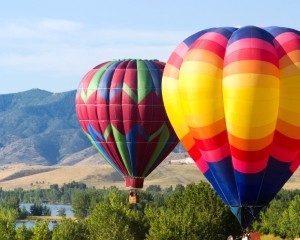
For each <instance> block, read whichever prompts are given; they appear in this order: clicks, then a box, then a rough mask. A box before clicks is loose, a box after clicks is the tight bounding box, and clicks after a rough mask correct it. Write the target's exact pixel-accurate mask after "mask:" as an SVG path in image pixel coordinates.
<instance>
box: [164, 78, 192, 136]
mask: <svg viewBox="0 0 300 240" xmlns="http://www.w3.org/2000/svg"><path fill="white" fill-rule="evenodd" d="M162 95H163V101H164V105H165V108H166V112H167V115H168V117H169V119H170V122H171V123H172V126H173V128H174V130H175V132H176V134H177V136H178V138H180V139H181V138H183V137H184V136H185V135H187V134H188V133H189V131H190V130H189V128H188V126H187V124H186V120H185V118H184V115H183V110H182V107H181V102H180V98H179V94H178V80H177V79H174V78H169V77H163V81H162Z"/></svg>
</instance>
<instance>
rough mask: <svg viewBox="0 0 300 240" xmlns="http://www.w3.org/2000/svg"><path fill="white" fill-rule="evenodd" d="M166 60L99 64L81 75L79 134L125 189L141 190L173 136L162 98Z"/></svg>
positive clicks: (172, 142)
mask: <svg viewBox="0 0 300 240" xmlns="http://www.w3.org/2000/svg"><path fill="white" fill-rule="evenodd" d="M164 66H165V64H164V63H162V62H160V61H158V60H135V59H133V60H118V61H110V62H105V63H101V64H99V65H98V66H96V67H94V68H93V69H92V70H90V71H89V72H88V73H87V74H86V75H85V76H84V78H83V79H82V81H81V83H80V86H79V88H78V91H77V95H76V112H77V117H78V119H79V122H80V125H81V127H82V130H83V132H84V133H85V135H86V136H87V137H88V139H89V140H90V141H91V143H92V144H93V145H94V146H95V147H96V148H97V149H98V151H99V152H100V153H101V154H102V155H103V157H104V158H105V159H106V160H107V162H109V163H110V165H111V166H112V167H113V168H114V169H115V170H116V171H117V172H119V173H120V174H121V175H122V176H124V179H125V184H126V187H130V188H142V187H143V182H144V178H145V177H147V176H148V175H149V174H150V173H151V172H152V171H153V170H154V169H155V168H156V167H157V166H158V165H159V164H160V163H161V162H162V161H163V160H164V158H165V157H166V156H167V155H168V154H169V153H170V152H171V151H172V150H173V148H174V147H175V146H176V145H177V143H178V139H177V137H176V135H175V133H174V131H173V128H172V127H171V125H170V123H169V120H168V118H167V115H166V113H165V109H164V106H163V101H162V94H161V80H162V72H163V69H164Z"/></svg>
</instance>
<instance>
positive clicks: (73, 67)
mask: <svg viewBox="0 0 300 240" xmlns="http://www.w3.org/2000/svg"><path fill="white" fill-rule="evenodd" d="M299 9H300V1H297V0H294V1H291V0H284V1H282V0H281V1H280V0H278V1H276V0H274V1H269V0H252V1H243V0H239V1H238V0H226V1H222V0H219V1H216V0H106V1H103V0H98V1H97V0H85V1H82V0H72V1H71V0H45V1H41V0H26V1H22V0H10V1H2V2H1V8H0V83H1V84H0V94H4V93H12V92H19V91H25V90H29V89H32V88H40V89H44V90H48V91H52V92H63V91H68V90H73V89H76V88H77V86H78V84H79V82H80V80H81V78H82V77H83V75H84V74H85V73H86V72H87V71H88V70H89V69H91V68H92V67H94V66H95V65H98V64H99V63H101V62H104V61H107V60H113V59H123V58H143V59H160V60H162V61H166V60H167V59H168V57H169V55H170V53H171V52H172V50H173V49H174V48H175V47H176V46H177V45H178V44H179V43H180V42H181V41H183V40H184V39H185V38H187V37H188V36H190V35H191V34H193V33H195V32H197V31H200V30H202V29H205V28H209V27H221V26H234V27H239V26H245V25H256V26H259V27H265V26H274V25H277V26H284V27H291V28H296V29H300V14H299Z"/></svg>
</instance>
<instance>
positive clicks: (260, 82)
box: [162, 26, 300, 228]
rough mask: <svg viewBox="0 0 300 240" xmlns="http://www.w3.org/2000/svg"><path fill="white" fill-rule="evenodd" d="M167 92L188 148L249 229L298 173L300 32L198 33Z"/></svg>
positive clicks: (180, 52)
mask: <svg viewBox="0 0 300 240" xmlns="http://www.w3.org/2000/svg"><path fill="white" fill-rule="evenodd" d="M162 91H163V100H164V105H165V108H166V111H167V114H168V117H169V119H170V121H171V124H172V125H173V127H174V129H175V131H176V133H177V135H178V137H179V139H180V140H181V142H182V144H183V146H184V147H185V148H186V150H187V151H188V152H189V154H190V155H191V157H192V158H193V159H194V160H195V162H196V164H197V166H198V167H199V169H200V170H201V171H202V172H203V174H204V175H205V176H206V178H207V179H208V180H209V182H210V183H211V184H212V186H213V188H214V189H215V190H216V191H217V193H218V194H219V195H220V197H221V198H222V199H223V201H224V202H225V203H226V204H228V205H229V206H230V207H231V210H232V212H233V213H234V214H235V215H236V217H237V218H238V220H239V221H240V223H241V225H242V227H243V228H246V227H248V226H249V224H250V223H251V222H252V221H253V219H254V218H255V216H256V215H257V214H258V212H259V211H260V210H261V208H262V207H264V206H265V205H266V204H268V203H269V201H271V199H272V198H273V197H274V196H275V195H276V193H277V192H278V191H279V190H280V189H281V187H282V186H283V185H284V183H285V182H286V181H287V180H288V179H289V178H290V176H291V175H292V174H293V172H294V171H295V170H296V169H297V168H298V166H299V162H300V35H299V32H298V31H296V30H294V29H288V28H281V27H270V28H265V29H262V28H258V27H254V26H247V27H242V28H239V29H236V28H230V27H225V28H211V29H207V30H203V31H200V32H198V33H196V34H194V35H192V36H190V37H189V38H187V39H186V40H184V41H183V42H182V43H181V44H180V45H179V46H178V47H177V48H176V49H175V50H174V52H173V53H172V54H171V56H170V58H169V60H168V62H167V64H166V67H165V70H164V76H163V83H162Z"/></svg>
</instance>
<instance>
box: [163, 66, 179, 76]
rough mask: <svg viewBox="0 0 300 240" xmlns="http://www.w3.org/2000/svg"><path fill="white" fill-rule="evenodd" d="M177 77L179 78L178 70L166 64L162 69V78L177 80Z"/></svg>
mask: <svg viewBox="0 0 300 240" xmlns="http://www.w3.org/2000/svg"><path fill="white" fill-rule="evenodd" d="M178 76H179V69H178V68H176V67H175V66H173V65H171V64H168V63H167V64H166V66H165V69H164V77H170V78H174V79H178Z"/></svg>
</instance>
